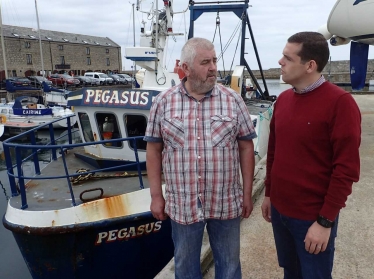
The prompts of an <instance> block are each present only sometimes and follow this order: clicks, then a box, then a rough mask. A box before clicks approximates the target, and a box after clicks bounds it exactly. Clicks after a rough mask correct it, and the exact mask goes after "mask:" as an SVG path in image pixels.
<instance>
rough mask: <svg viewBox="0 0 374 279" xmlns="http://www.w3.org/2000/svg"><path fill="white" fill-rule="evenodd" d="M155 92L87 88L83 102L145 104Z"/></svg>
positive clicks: (89, 103)
mask: <svg viewBox="0 0 374 279" xmlns="http://www.w3.org/2000/svg"><path fill="white" fill-rule="evenodd" d="M154 98H155V94H152V92H150V91H128V90H125V91H123V92H120V91H118V90H100V89H96V90H93V89H87V90H86V96H85V99H84V104H86V105H111V104H114V105H118V104H121V105H126V104H129V105H136V106H147V105H149V103H151V102H150V101H149V100H151V101H153V99H154Z"/></svg>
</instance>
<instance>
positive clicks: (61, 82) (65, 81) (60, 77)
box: [48, 74, 80, 87]
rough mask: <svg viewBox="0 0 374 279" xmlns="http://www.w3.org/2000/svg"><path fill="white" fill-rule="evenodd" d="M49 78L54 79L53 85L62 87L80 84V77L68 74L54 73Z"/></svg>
mask: <svg viewBox="0 0 374 279" xmlns="http://www.w3.org/2000/svg"><path fill="white" fill-rule="evenodd" d="M48 79H49V80H50V81H52V84H53V85H56V86H61V87H68V86H78V85H79V84H80V81H79V80H78V79H76V78H73V77H72V76H70V75H67V74H53V75H50V76H49V77H48Z"/></svg>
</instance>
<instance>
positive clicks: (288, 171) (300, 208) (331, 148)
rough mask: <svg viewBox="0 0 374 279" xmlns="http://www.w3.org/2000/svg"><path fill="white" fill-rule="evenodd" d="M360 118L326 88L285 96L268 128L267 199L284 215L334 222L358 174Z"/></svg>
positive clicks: (345, 98)
mask: <svg viewBox="0 0 374 279" xmlns="http://www.w3.org/2000/svg"><path fill="white" fill-rule="evenodd" d="M360 141H361V114H360V111H359V109H358V106H357V104H356V102H355V100H354V99H353V98H352V96H351V95H350V94H349V93H347V92H345V91H344V90H342V89H340V88H339V87H337V86H335V85H333V84H331V83H329V82H324V83H323V84H322V85H321V86H319V87H318V88H316V89H315V90H313V91H311V92H308V93H304V94H297V93H295V92H294V91H293V90H292V89H289V90H286V91H285V92H283V93H282V94H281V95H280V96H279V97H278V100H277V101H276V103H275V108H274V114H273V118H272V120H271V124H270V138H269V147H268V155H267V176H266V177H267V178H266V181H265V185H266V192H265V195H266V196H267V197H270V201H271V203H272V204H273V205H274V207H275V208H276V209H277V210H278V211H279V212H280V213H281V214H283V215H286V216H289V217H292V218H296V219H301V220H316V218H317V216H318V214H320V215H322V216H324V217H326V218H328V219H330V220H335V218H336V216H337V215H338V213H339V211H340V209H341V208H343V207H344V206H345V202H346V200H347V197H348V196H349V195H350V194H351V192H352V184H353V182H357V181H358V179H359V174H360V157H359V146H360Z"/></svg>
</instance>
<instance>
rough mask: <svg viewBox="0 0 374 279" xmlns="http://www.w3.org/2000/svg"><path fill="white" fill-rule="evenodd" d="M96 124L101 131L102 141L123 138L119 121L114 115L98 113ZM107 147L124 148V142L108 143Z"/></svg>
mask: <svg viewBox="0 0 374 279" xmlns="http://www.w3.org/2000/svg"><path fill="white" fill-rule="evenodd" d="M95 117H96V123H97V126H98V128H99V131H100V140H109V139H119V138H121V137H122V136H121V133H120V130H119V129H118V121H117V118H116V116H115V115H114V114H113V113H96V114H95ZM105 146H106V147H122V142H113V143H112V142H108V143H106V144H105Z"/></svg>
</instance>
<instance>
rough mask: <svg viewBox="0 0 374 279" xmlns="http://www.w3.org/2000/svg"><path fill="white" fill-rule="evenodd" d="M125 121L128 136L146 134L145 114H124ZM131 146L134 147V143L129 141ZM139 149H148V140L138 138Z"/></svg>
mask: <svg viewBox="0 0 374 279" xmlns="http://www.w3.org/2000/svg"><path fill="white" fill-rule="evenodd" d="M124 118H125V119H124V123H125V125H126V127H125V128H126V133H127V137H138V136H144V135H145V129H146V128H147V119H146V117H145V116H144V115H136V114H126V115H125V116H124ZM129 145H130V147H131V148H134V143H133V142H130V141H129ZM136 147H137V149H142V150H146V147H147V142H146V141H144V140H143V139H138V140H136Z"/></svg>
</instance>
